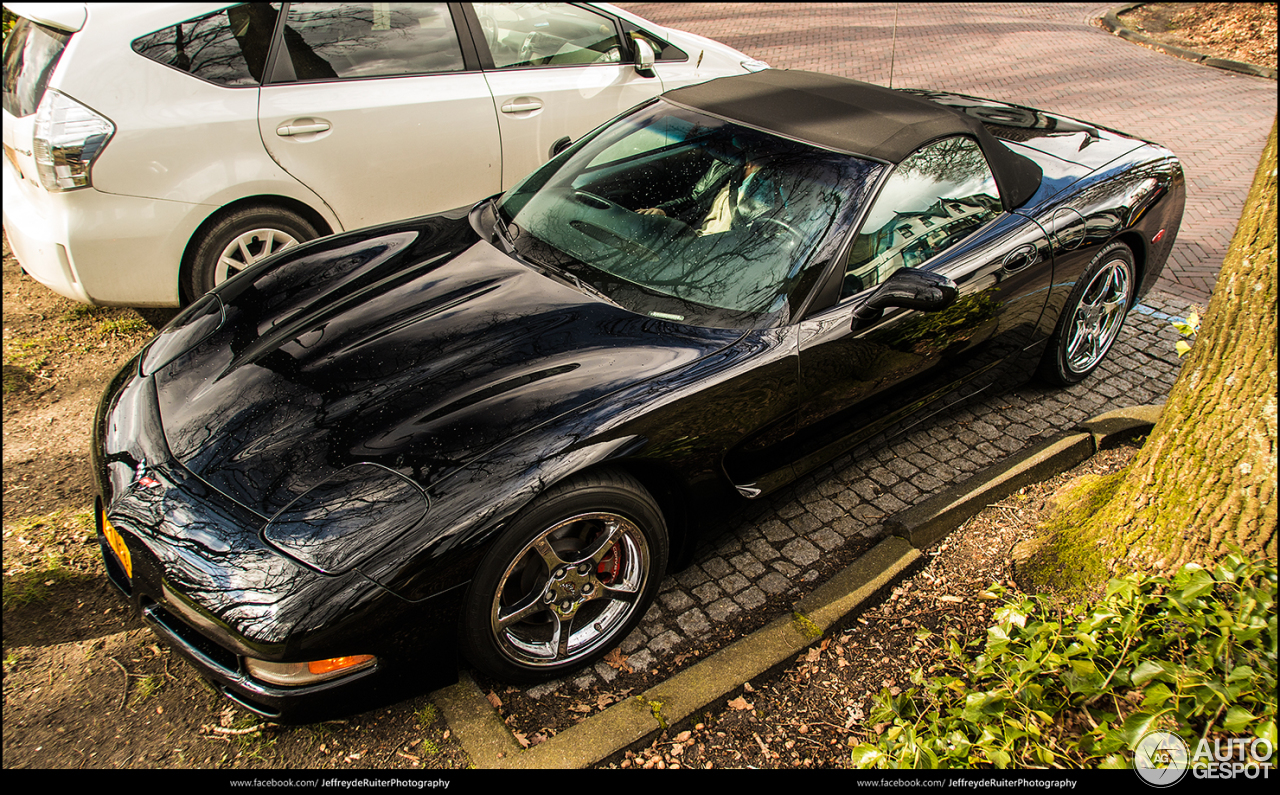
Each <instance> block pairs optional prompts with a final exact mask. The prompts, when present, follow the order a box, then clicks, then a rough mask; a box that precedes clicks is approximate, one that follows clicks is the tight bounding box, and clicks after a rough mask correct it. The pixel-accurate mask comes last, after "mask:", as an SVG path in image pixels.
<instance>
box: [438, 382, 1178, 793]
mask: <svg viewBox="0 0 1280 795" xmlns="http://www.w3.org/2000/svg"><path fill="white" fill-rule="evenodd" d="M1161 408H1163V406H1139V407H1137V408H1131V409H1118V410H1116V411H1109V412H1107V413H1105V414H1100V415H1098V416H1097V417H1094V418H1092V419H1090V420H1087V421H1085V422H1082V423H1080V425H1079V426H1077V427H1076V430H1075V432H1074V433H1071V434H1068V435H1067V436H1064V437H1060V438H1057V439H1051V440H1049V441H1047V442H1044V443H1041V444H1038V445H1036V446H1035V447H1032V448H1031V449H1029V450H1026V451H1024V452H1023V453H1020V454H1018V455H1016V456H1013V457H1012V458H1010V459H1007V460H1006V461H1004V462H1001V463H999V464H996V465H994V466H991V467H988V468H987V469H985V470H982V471H981V472H979V473H978V474H976V475H974V476H973V477H971V478H969V479H968V480H966V481H964V482H963V483H961V484H959V485H957V486H953V487H952V488H950V489H947V490H945V491H943V492H942V493H940V494H938V495H936V496H935V497H932V498H930V499H928V500H925V501H924V502H922V503H920V504H919V505H916V506H913V507H912V508H908V509H907V510H905V511H902V512H901V513H899V514H897V515H896V516H893V517H891V518H890V519H888V520H887V521H886V522H885V524H886V526H887V527H888V528H889V529H890V531H891V532H893V533H894V535H893V536H890V537H889V538H886V539H884V540H883V541H881V542H880V543H879V544H877V545H876V546H875V548H874V549H872V550H871V551H870V552H868V553H867V554H865V555H863V556H862V557H861V558H859V559H858V560H856V561H854V562H853V563H852V564H850V565H849V566H847V567H846V568H845V569H844V570H842V571H840V572H839V573H837V574H836V575H835V576H834V577H832V578H831V579H830V580H828V581H827V582H825V583H824V584H822V585H821V586H819V587H818V588H816V589H815V590H814V591H813V592H812V593H810V594H809V595H808V596H806V597H804V598H803V599H801V600H800V601H799V602H797V603H796V606H795V611H794V612H793V613H792V614H791V615H790V616H781V617H779V618H777V619H775V620H774V621H773V622H772V623H770V624H768V625H767V626H765V627H764V628H762V629H760V630H757V631H756V632H753V633H751V634H750V635H748V636H746V637H744V638H740V639H739V640H737V641H735V642H734V643H732V644H730V645H729V646H727V647H726V648H724V649H721V650H720V651H718V652H716V653H715V654H713V655H711V656H710V657H708V658H707V659H705V660H703V661H701V662H699V663H697V664H696V665H693V666H691V667H689V668H686V669H685V670H683V671H681V672H679V673H677V674H676V675H675V676H673V677H671V678H670V679H667V680H665V681H663V682H661V683H659V684H657V685H654V686H653V687H651V688H650V689H648V690H646V691H645V692H644V693H643V694H641V695H639V696H636V697H633V698H629V699H627V700H625V701H622V702H619V703H617V704H614V705H613V706H611V707H609V708H608V709H605V710H603V711H602V712H599V713H596V714H595V715H592V716H591V717H590V718H587V719H586V720H584V721H582V722H581V723H579V724H577V725H576V726H572V727H570V728H568V729H566V730H564V731H562V732H560V733H559V734H557V735H555V736H554V737H552V738H550V739H548V740H546V741H545V742H542V743H539V744H538V745H535V746H533V747H532V748H528V749H524V748H522V747H521V746H520V744H519V743H518V742H516V740H515V737H514V736H513V735H512V734H511V731H510V729H508V728H507V726H506V724H505V723H503V721H502V719H501V718H500V717H499V716H498V714H497V712H496V711H495V710H494V709H493V706H492V705H491V704H490V703H489V701H488V699H487V698H485V696H484V694H483V693H481V692H480V689H479V688H478V687H477V686H476V684H475V682H473V681H472V680H471V678H470V677H468V676H466V674H465V672H464V673H463V674H462V677H461V679H460V681H459V682H458V683H457V684H455V685H452V686H451V687H447V688H444V689H442V690H438V691H436V692H435V693H433V694H432V696H431V698H432V701H434V702H435V704H436V705H437V706H438V707H439V708H440V710H441V711H442V712H443V713H444V716H445V719H446V720H447V721H448V722H449V727H450V729H452V730H453V732H454V733H455V734H456V735H457V737H458V740H459V742H461V743H462V746H463V748H465V749H466V751H467V754H468V755H469V756H470V757H471V761H472V763H473V764H474V765H475V766H476V767H478V768H517V769H535V768H539V769H547V768H553V769H564V768H580V767H586V766H587V765H591V764H595V763H597V762H600V761H602V760H604V759H607V758H609V757H610V756H613V755H614V754H617V753H619V752H621V751H623V750H625V749H627V748H630V747H634V746H637V745H640V744H642V743H644V742H647V741H648V740H649V739H650V738H651V737H653V736H655V735H657V734H658V733H660V732H662V731H665V730H667V729H670V728H672V727H674V726H676V725H677V724H679V723H681V722H682V721H686V720H689V719H692V718H694V717H695V716H696V715H697V714H698V713H699V712H700V711H702V710H706V709H707V708H709V707H713V706H714V705H716V704H717V703H719V702H723V701H724V700H726V699H728V697H729V696H730V695H731V694H732V693H734V692H735V691H737V689H738V688H740V687H741V686H742V685H743V683H745V682H748V681H750V680H752V679H754V678H756V677H758V676H761V675H763V674H766V673H768V672H769V671H771V670H773V669H775V668H778V667H780V666H783V665H785V664H787V663H788V662H790V661H791V660H792V659H793V658H794V657H795V656H796V655H797V654H799V653H800V652H802V651H803V650H804V649H805V648H806V647H808V646H810V645H812V644H813V643H814V642H816V641H817V640H818V639H819V638H821V637H822V636H823V635H824V634H825V633H827V631H828V630H830V629H832V628H834V627H836V626H837V625H839V624H840V622H842V621H843V620H845V619H846V618H848V617H849V616H851V615H854V614H856V613H858V612H861V611H862V610H863V609H865V608H866V607H868V606H870V605H871V604H872V603H873V601H874V598H875V596H876V594H877V593H879V592H881V591H884V590H886V589H887V588H889V587H890V586H892V585H893V584H894V583H896V582H898V581H899V580H901V579H903V578H904V577H905V576H906V575H907V574H908V573H909V572H910V571H911V570H912V568H913V567H914V566H915V564H917V563H918V562H919V561H920V559H921V557H922V556H921V553H920V552H919V550H921V549H924V548H925V547H927V546H929V545H930V544H932V543H934V542H935V541H937V540H939V539H941V538H943V537H944V536H946V535H947V534H948V533H950V532H951V531H952V530H953V529H955V528H957V527H959V526H960V525H962V524H963V523H964V522H966V521H968V519H970V518H971V517H973V516H975V515H977V514H978V513H979V512H980V511H981V510H982V509H984V508H986V507H987V506H988V505H989V504H991V503H992V502H996V501H998V500H1000V499H1001V498H1003V497H1005V496H1008V495H1009V494H1011V493H1012V492H1014V491H1016V490H1017V489H1019V488H1022V487H1023V486H1025V485H1027V484H1030V483H1035V482H1037V481H1041V480H1046V479H1048V478H1050V477H1053V476H1054V475H1057V474H1059V473H1062V472H1065V471H1067V470H1069V469H1071V468H1072V467H1075V466H1077V465H1078V464H1080V463H1082V462H1084V461H1085V460H1086V459H1088V458H1089V457H1090V456H1092V455H1093V454H1094V453H1096V452H1097V451H1098V450H1102V449H1105V448H1107V447H1110V446H1113V445H1114V444H1116V443H1117V442H1119V441H1121V440H1123V439H1126V438H1129V437H1132V436H1137V435H1141V434H1144V433H1148V432H1149V431H1150V430H1151V428H1152V427H1153V426H1154V425H1155V423H1156V421H1157V419H1158V418H1159V416H1160V409H1161Z"/></svg>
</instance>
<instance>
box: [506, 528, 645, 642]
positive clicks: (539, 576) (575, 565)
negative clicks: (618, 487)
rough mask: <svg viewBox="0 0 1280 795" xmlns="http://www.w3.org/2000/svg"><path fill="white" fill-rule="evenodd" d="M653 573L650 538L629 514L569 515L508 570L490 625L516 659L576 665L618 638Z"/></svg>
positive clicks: (530, 543) (526, 549) (538, 540)
mask: <svg viewBox="0 0 1280 795" xmlns="http://www.w3.org/2000/svg"><path fill="white" fill-rule="evenodd" d="M649 571H650V562H649V545H648V542H647V541H646V539H645V536H644V533H642V532H641V531H640V528H639V527H637V526H636V525H635V523H634V522H632V521H631V520H630V519H627V518H626V517H625V516H620V515H618V514H615V513H601V512H596V513H584V514H579V515H577V516H572V517H569V518H567V519H565V520H563V521H561V522H557V523H556V524H554V525H552V526H551V527H548V528H547V529H546V530H545V531H543V532H542V533H540V534H539V535H538V536H537V537H536V538H534V539H533V540H532V541H531V542H529V544H528V545H526V547H525V548H524V549H523V550H522V551H521V553H520V555H519V556H518V557H517V558H516V560H514V561H513V562H512V563H511V566H510V567H508V568H507V571H506V572H505V573H504V574H503V575H502V581H501V583H500V584H499V586H498V590H497V592H496V593H494V596H493V611H492V615H491V617H490V625H489V626H490V629H491V631H492V632H493V634H494V637H495V639H496V640H497V642H498V646H499V648H501V650H502V651H503V653H504V654H506V655H507V656H508V657H510V658H511V659H512V660H514V661H516V662H517V663H520V664H523V665H530V666H534V667H540V666H546V665H560V664H563V663H570V664H572V663H573V662H574V661H576V660H579V659H581V658H583V657H586V656H588V655H590V654H591V653H592V652H594V651H596V650H597V648H598V647H599V646H600V644H602V643H607V642H608V641H609V640H610V639H612V638H614V637H615V636H616V635H617V630H618V628H619V627H621V626H622V625H623V624H625V623H626V622H627V620H628V619H629V618H631V616H632V614H633V613H634V612H635V610H636V608H637V607H638V606H639V602H640V596H641V594H642V593H643V592H644V587H645V585H647V580H648V577H649V576H650V575H649Z"/></svg>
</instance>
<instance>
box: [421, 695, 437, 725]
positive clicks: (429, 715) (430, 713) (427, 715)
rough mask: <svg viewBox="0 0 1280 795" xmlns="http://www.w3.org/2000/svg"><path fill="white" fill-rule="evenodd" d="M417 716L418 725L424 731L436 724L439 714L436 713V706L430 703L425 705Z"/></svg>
mask: <svg viewBox="0 0 1280 795" xmlns="http://www.w3.org/2000/svg"><path fill="white" fill-rule="evenodd" d="M417 714H418V725H419V726H421V727H422V728H424V729H425V728H427V727H428V726H430V725H431V724H433V723H435V722H436V717H437V716H438V715H439V713H438V712H436V705H435V704H432V703H431V702H430V701H428V702H427V703H426V704H424V705H423V706H422V709H420V710H418V713H417Z"/></svg>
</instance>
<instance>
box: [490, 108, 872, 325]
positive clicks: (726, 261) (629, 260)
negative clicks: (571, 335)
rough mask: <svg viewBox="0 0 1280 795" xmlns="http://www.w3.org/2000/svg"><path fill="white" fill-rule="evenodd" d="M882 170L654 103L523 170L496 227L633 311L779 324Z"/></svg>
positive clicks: (536, 260) (691, 319)
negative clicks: (826, 243) (823, 246)
mask: <svg viewBox="0 0 1280 795" xmlns="http://www.w3.org/2000/svg"><path fill="white" fill-rule="evenodd" d="M883 168H884V166H883V165H882V164H880V163H877V162H874V161H870V160H864V159H860V158H856V157H853V156H851V155H847V154H840V153H837V152H832V151H828V150H825V149H820V148H817V147H814V146H811V145H808V144H803V143H799V142H796V141H791V140H788V139H784V138H780V137H778V136H776V135H771V134H769V133H766V132H761V131H758V130H755V129H751V128H748V127H743V126H740V125H736V124H733V123H732V122H728V121H724V120H722V119H718V118H714V117H711V116H706V115H703V114H700V113H697V112H696V111H691V110H688V109H685V108H679V107H676V106H674V105H671V104H669V103H666V102H662V101H659V102H656V103H654V104H652V105H649V106H648V107H646V108H642V109H640V110H638V111H636V112H635V113H633V114H631V115H629V116H627V117H625V118H622V119H619V120H617V121H615V122H613V123H612V124H610V125H607V126H605V127H603V128H601V129H600V130H598V131H597V132H596V133H595V134H593V135H592V136H591V137H589V138H588V139H586V140H584V141H581V142H579V144H578V145H577V146H574V147H572V148H571V149H569V150H568V151H566V152H564V153H562V154H561V155H560V156H558V157H556V158H555V159H553V160H552V161H551V162H549V163H547V164H546V165H545V166H543V167H542V168H541V169H539V170H537V171H535V172H534V173H533V174H531V175H529V176H528V177H526V178H525V180H524V181H523V182H521V183H520V184H519V185H517V186H516V187H514V188H513V189H512V190H510V191H509V192H507V193H506V194H505V195H503V196H502V198H501V199H500V200H499V202H498V214H499V217H500V223H499V224H498V227H499V233H500V234H504V235H505V237H506V238H507V240H508V243H509V245H510V246H511V247H512V248H513V249H514V251H515V252H516V253H518V254H519V255H520V256H521V257H523V258H525V259H526V260H527V261H529V262H530V263H531V264H533V265H534V266H543V267H545V268H549V269H555V270H558V271H560V272H562V273H563V272H566V271H567V272H568V274H569V276H570V280H571V281H572V282H573V283H575V284H577V285H579V286H581V287H583V288H584V289H587V288H590V289H589V291H590V292H594V293H596V294H597V295H601V296H603V297H606V298H608V299H609V300H611V301H613V302H615V303H617V304H619V305H621V306H623V307H624V308H626V309H629V310H631V311H633V312H638V313H641V314H646V315H650V316H652V317H657V318H663V319H668V320H674V321H677V322H688V323H694V324H698V325H705V326H720V327H758V326H762V325H773V324H776V323H779V322H784V321H785V319H786V318H787V317H789V316H790V314H789V313H790V310H791V308H792V307H793V305H794V303H795V302H797V301H799V300H800V299H802V298H803V294H804V293H805V292H806V291H807V289H808V287H809V286H810V284H811V283H812V278H810V277H812V276H814V275H815V273H816V270H817V269H818V265H819V263H816V262H813V260H814V259H815V258H814V256H813V255H814V252H815V251H816V250H818V246H819V244H820V243H821V242H822V241H823V239H824V238H826V236H827V235H828V233H829V232H830V231H831V230H832V228H833V227H834V226H835V225H837V221H838V220H839V219H849V218H852V217H853V213H854V212H856V210H857V209H858V207H860V206H861V204H862V203H864V202H865V201H866V196H867V193H868V190H869V188H870V187H871V186H873V185H874V184H875V180H876V178H877V176H878V175H879V173H880V172H881V170H882V169H883Z"/></svg>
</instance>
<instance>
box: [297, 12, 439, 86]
mask: <svg viewBox="0 0 1280 795" xmlns="http://www.w3.org/2000/svg"><path fill="white" fill-rule="evenodd" d="M284 43H285V46H286V48H287V50H288V56H289V61H290V63H292V64H293V72H294V76H295V79H297V80H300V81H305V80H333V79H337V78H358V77H396V76H399V75H417V74H430V73H433V72H457V71H461V70H462V69H463V68H464V65H463V61H462V48H461V47H460V46H459V45H458V34H457V31H456V30H454V27H453V18H452V17H451V16H450V15H449V7H448V4H447V3H291V4H290V5H289V15H288V17H287V18H286V19H285V27H284Z"/></svg>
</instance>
